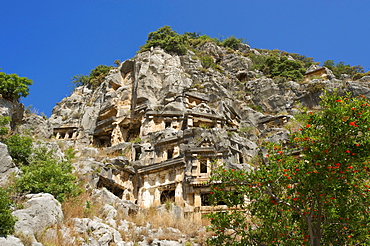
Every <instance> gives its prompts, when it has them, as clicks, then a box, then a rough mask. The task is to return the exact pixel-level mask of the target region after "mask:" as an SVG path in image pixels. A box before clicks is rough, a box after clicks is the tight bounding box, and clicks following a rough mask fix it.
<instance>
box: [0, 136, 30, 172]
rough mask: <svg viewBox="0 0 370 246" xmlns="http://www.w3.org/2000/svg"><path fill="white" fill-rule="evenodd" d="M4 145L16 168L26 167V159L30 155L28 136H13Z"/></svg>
mask: <svg viewBox="0 0 370 246" xmlns="http://www.w3.org/2000/svg"><path fill="white" fill-rule="evenodd" d="M4 143H5V144H6V145H7V146H8V151H9V155H10V156H11V157H12V158H13V161H14V162H15V164H16V165H17V166H21V165H28V164H29V162H28V158H29V157H30V155H31V153H32V138H31V137H29V136H24V135H19V134H14V135H12V136H10V137H8V138H7V139H4Z"/></svg>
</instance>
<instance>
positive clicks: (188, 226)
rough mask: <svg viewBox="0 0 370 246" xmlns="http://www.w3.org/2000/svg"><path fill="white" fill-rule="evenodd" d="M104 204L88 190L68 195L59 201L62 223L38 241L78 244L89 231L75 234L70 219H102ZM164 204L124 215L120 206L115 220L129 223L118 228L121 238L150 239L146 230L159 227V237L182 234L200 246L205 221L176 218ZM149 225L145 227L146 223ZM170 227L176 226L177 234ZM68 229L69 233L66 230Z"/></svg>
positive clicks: (60, 245) (204, 236) (206, 234)
mask: <svg viewBox="0 0 370 246" xmlns="http://www.w3.org/2000/svg"><path fill="white" fill-rule="evenodd" d="M103 206H104V203H103V202H97V201H96V199H93V198H92V195H91V193H90V192H85V193H83V194H81V195H80V196H78V197H75V198H70V199H68V200H66V201H65V202H64V203H63V204H62V209H63V213H64V223H63V224H59V225H55V226H53V227H52V228H48V229H47V230H45V231H44V232H42V233H39V234H38V235H37V241H38V242H41V243H42V244H43V245H45V246H57V245H58V246H72V245H81V244H82V242H80V241H79V240H78V239H79V238H80V239H83V240H85V239H87V238H88V232H85V233H82V234H77V232H74V231H75V228H74V222H73V220H72V219H73V218H91V219H93V218H94V217H99V218H101V219H103V220H104V219H105V213H103V211H104V209H103ZM171 207H172V205H171V206H170V207H168V206H167V209H165V208H164V207H163V208H162V209H158V208H150V209H145V210H144V209H143V210H139V212H138V213H137V214H130V215H128V216H127V214H124V213H123V212H122V211H121V210H120V209H117V211H118V214H117V216H116V217H115V220H116V221H117V222H118V223H120V221H121V223H122V221H124V220H126V221H128V222H129V224H128V230H125V231H123V230H122V231H119V232H120V234H121V237H122V240H124V241H126V242H134V243H138V242H140V241H143V240H144V239H146V241H147V242H150V241H153V238H151V236H150V233H149V229H160V228H161V230H162V233H160V234H156V238H157V239H159V240H175V241H176V240H179V239H180V238H181V237H182V234H183V235H185V239H186V240H188V241H194V242H196V243H198V244H200V245H205V241H206V239H207V238H208V237H209V236H210V235H211V232H207V231H206V230H205V225H207V224H208V222H207V221H206V222H205V221H204V220H203V221H202V219H196V218H193V217H184V216H180V217H176V216H175V214H174V213H173V212H172V211H173V209H171ZM148 223H149V224H150V227H147V224H148ZM171 228H175V229H178V230H179V231H180V233H179V232H178V231H176V230H173V229H171ZM66 230H69V232H66Z"/></svg>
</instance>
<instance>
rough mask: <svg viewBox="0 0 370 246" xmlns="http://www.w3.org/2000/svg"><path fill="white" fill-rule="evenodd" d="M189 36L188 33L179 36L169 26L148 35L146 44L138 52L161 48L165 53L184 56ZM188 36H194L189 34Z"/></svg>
mask: <svg viewBox="0 0 370 246" xmlns="http://www.w3.org/2000/svg"><path fill="white" fill-rule="evenodd" d="M189 35H190V34H189V33H188V34H187V35H179V34H177V32H176V31H173V30H172V28H171V27H170V26H164V27H161V28H159V29H158V30H157V31H155V32H151V33H149V35H148V40H147V41H146V44H144V45H143V46H141V47H140V51H139V52H144V51H148V50H150V48H151V47H161V48H162V49H163V50H164V51H166V52H167V53H175V54H178V55H185V54H186V52H187V48H188V47H189V43H188V37H189ZM190 36H196V35H195V34H191V35H190Z"/></svg>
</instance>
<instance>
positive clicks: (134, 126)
mask: <svg viewBox="0 0 370 246" xmlns="http://www.w3.org/2000/svg"><path fill="white" fill-rule="evenodd" d="M197 49H198V50H197V51H194V52H193V51H188V54H187V55H183V56H178V55H171V54H168V53H166V52H164V51H163V50H162V49H160V48H152V50H150V51H146V52H143V53H140V54H138V55H136V56H135V57H134V58H133V59H131V60H126V61H124V62H122V63H121V64H120V66H119V67H118V68H115V69H112V70H111V71H110V73H109V74H108V76H107V77H106V79H105V81H104V82H103V83H102V84H101V86H100V87H99V88H97V89H96V90H91V89H89V88H88V87H86V86H84V87H78V88H76V89H75V90H74V92H73V93H72V95H71V96H69V97H66V98H64V99H63V100H62V101H61V102H60V103H58V105H57V106H56V107H55V108H54V109H53V114H52V116H51V118H50V119H49V124H50V125H51V128H52V129H53V135H54V136H55V138H56V139H57V140H58V141H67V142H68V143H69V145H73V146H74V147H75V148H76V149H79V150H80V153H81V154H80V155H81V156H84V154H83V153H87V152H89V153H94V154H93V155H91V156H89V157H87V156H86V155H85V157H84V158H85V159H80V162H79V163H80V164H81V165H85V166H86V165H87V166H89V167H88V168H85V170H89V169H94V168H95V169H96V168H97V167H99V168H101V172H100V173H99V174H98V175H97V176H96V175H95V176H94V175H93V176H94V177H92V178H91V180H92V181H91V184H92V185H93V186H95V187H102V186H104V187H107V188H109V189H110V190H111V191H112V192H114V193H115V194H116V195H117V196H119V197H121V198H123V199H126V200H130V201H132V202H136V203H137V204H138V205H139V206H141V207H150V206H156V205H159V204H161V203H163V202H164V201H165V200H166V199H173V201H174V202H175V203H176V204H177V205H179V206H181V207H183V208H184V209H185V210H186V211H189V212H192V211H203V210H204V212H206V210H207V206H206V205H207V204H206V199H205V198H204V196H205V194H207V192H209V191H208V189H209V187H208V185H207V180H208V178H209V176H210V173H211V170H212V169H213V168H214V167H216V166H217V165H221V164H222V163H224V164H226V165H228V166H229V167H234V168H244V169H253V165H255V164H256V163H258V162H261V161H262V159H261V158H260V157H259V154H260V152H261V150H260V149H259V147H258V145H259V143H261V142H262V141H265V140H268V141H280V142H285V141H287V139H288V135H289V131H288V130H287V128H286V127H285V125H286V124H287V123H288V122H290V121H292V120H293V119H294V115H295V114H296V113H298V112H299V106H305V107H308V108H317V107H318V103H319V96H320V95H321V94H322V89H323V88H326V89H328V90H333V89H338V90H340V91H342V92H344V91H350V92H352V93H353V94H354V95H355V96H356V95H359V94H363V95H365V96H370V89H369V83H366V82H352V81H348V80H337V79H335V78H334V77H333V76H332V74H331V73H330V71H328V70H327V69H326V68H325V69H322V68H316V67H315V68H312V69H311V70H312V71H311V70H310V73H312V74H314V75H315V76H316V77H317V76H321V77H322V79H310V77H309V76H307V78H306V80H305V82H300V83H298V82H294V81H281V80H279V79H271V78H266V77H265V76H263V74H262V73H261V72H259V71H256V70H254V69H253V63H252V61H251V60H250V59H249V58H247V57H246V56H244V55H243V54H245V53H246V52H253V53H254V54H257V55H261V54H259V53H258V52H257V51H255V50H253V49H250V47H249V46H248V45H244V44H241V45H239V51H236V52H234V51H231V50H228V49H225V48H223V47H219V46H217V45H216V44H214V43H204V44H203V45H201V46H200V47H198V48H197ZM205 56H206V57H207V59H208V61H209V63H208V64H207V63H205V62H204V60H202V57H205ZM210 64H211V65H210ZM322 73H324V74H322ZM88 146H93V148H91V147H89V148H87V147H88ZM94 148H99V151H103V152H104V153H105V154H106V155H114V156H119V157H117V158H119V159H105V160H104V161H102V162H101V158H102V157H101V156H100V157H99V154H98V152H97V151H96V152H94V151H92V149H94ZM98 157H99V158H100V159H99V158H98ZM89 158H90V159H89ZM107 163H108V164H107ZM202 209H203V210H202Z"/></svg>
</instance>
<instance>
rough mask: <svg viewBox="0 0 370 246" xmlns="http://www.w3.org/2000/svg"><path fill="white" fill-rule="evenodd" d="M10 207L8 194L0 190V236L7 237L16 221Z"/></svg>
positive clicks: (11, 203) (10, 202)
mask: <svg viewBox="0 0 370 246" xmlns="http://www.w3.org/2000/svg"><path fill="white" fill-rule="evenodd" d="M12 205H13V202H12V201H11V200H10V197H9V194H8V193H7V192H6V191H5V190H4V189H2V188H0V235H9V234H12V233H13V231H14V224H15V222H16V221H17V219H16V218H15V217H14V216H13V215H12V210H11V207H12Z"/></svg>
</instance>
